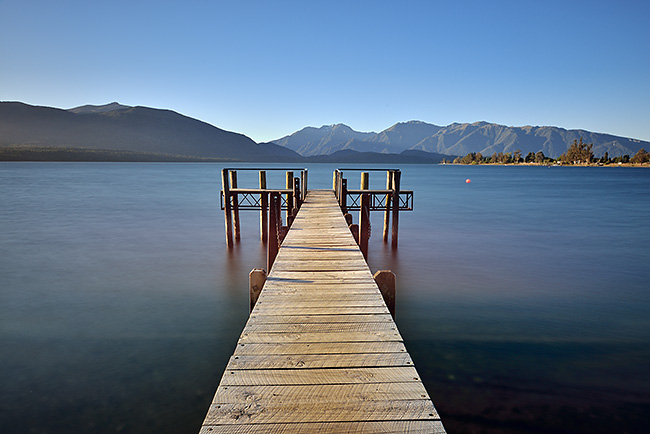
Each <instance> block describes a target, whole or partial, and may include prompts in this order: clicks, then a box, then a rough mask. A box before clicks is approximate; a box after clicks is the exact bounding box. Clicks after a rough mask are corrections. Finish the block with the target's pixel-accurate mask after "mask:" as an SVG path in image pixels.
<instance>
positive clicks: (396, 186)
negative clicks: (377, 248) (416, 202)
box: [391, 170, 402, 249]
mask: <svg viewBox="0 0 650 434" xmlns="http://www.w3.org/2000/svg"><path fill="white" fill-rule="evenodd" d="M401 175H402V174H401V172H400V171H399V170H395V171H394V172H393V203H392V205H393V227H392V228H391V246H392V248H394V249H395V248H397V235H398V226H399V184H400V178H401Z"/></svg>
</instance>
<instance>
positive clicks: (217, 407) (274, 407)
mask: <svg viewBox="0 0 650 434" xmlns="http://www.w3.org/2000/svg"><path fill="white" fill-rule="evenodd" d="M418 419H419V420H432V421H433V420H440V416H438V413H437V412H436V409H435V408H434V407H433V404H432V403H431V401H430V400H428V399H419V400H403V401H365V402H358V401H349V402H338V403H328V405H322V404H321V403H316V404H306V403H302V404H299V405H296V404H282V403H279V404H275V403H273V404H266V405H262V404H260V403H257V402H255V401H252V402H248V403H241V404H211V405H210V409H209V410H208V414H207V416H206V418H205V423H206V424H236V423H247V424H268V423H296V422H300V423H304V422H322V421H324V420H326V421H329V422H345V421H350V420H354V421H363V420H367V421H377V420H418Z"/></svg>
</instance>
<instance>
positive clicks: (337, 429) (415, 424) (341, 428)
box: [200, 420, 445, 434]
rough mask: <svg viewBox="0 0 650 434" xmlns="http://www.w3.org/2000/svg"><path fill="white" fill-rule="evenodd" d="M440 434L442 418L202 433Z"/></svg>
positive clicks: (204, 431) (205, 431)
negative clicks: (440, 419) (436, 419)
mask: <svg viewBox="0 0 650 434" xmlns="http://www.w3.org/2000/svg"><path fill="white" fill-rule="evenodd" d="M215 432H218V433H220V434H256V433H265V434H293V433H302V434H311V433H319V434H341V433H348V434H377V433H382V434H404V433H409V434H438V433H444V432H445V430H444V428H443V426H442V422H440V421H420V420H405V421H372V422H313V423H290V424H268V425H261V424H239V425H204V426H203V427H201V431H200V434H214V433H215Z"/></svg>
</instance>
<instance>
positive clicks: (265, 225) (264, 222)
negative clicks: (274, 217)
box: [260, 170, 269, 243]
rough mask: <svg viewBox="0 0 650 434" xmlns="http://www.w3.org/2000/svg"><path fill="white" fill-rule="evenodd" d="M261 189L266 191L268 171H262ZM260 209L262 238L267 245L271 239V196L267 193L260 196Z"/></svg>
mask: <svg viewBox="0 0 650 434" xmlns="http://www.w3.org/2000/svg"><path fill="white" fill-rule="evenodd" d="M260 189H263V190H266V170H260ZM260 208H261V209H262V210H261V211H260V238H261V239H262V242H263V243H265V242H266V241H267V240H268V239H269V236H268V230H269V218H268V216H269V214H268V208H269V194H268V193H266V192H262V193H261V194H260Z"/></svg>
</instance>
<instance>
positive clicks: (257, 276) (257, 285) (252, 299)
mask: <svg viewBox="0 0 650 434" xmlns="http://www.w3.org/2000/svg"><path fill="white" fill-rule="evenodd" d="M264 283H266V270H264V269H263V268H253V269H252V270H251V272H250V273H248V304H249V312H252V311H253V308H254V307H255V303H257V299H258V298H259V297H260V293H261V292H262V288H263V287H264Z"/></svg>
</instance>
